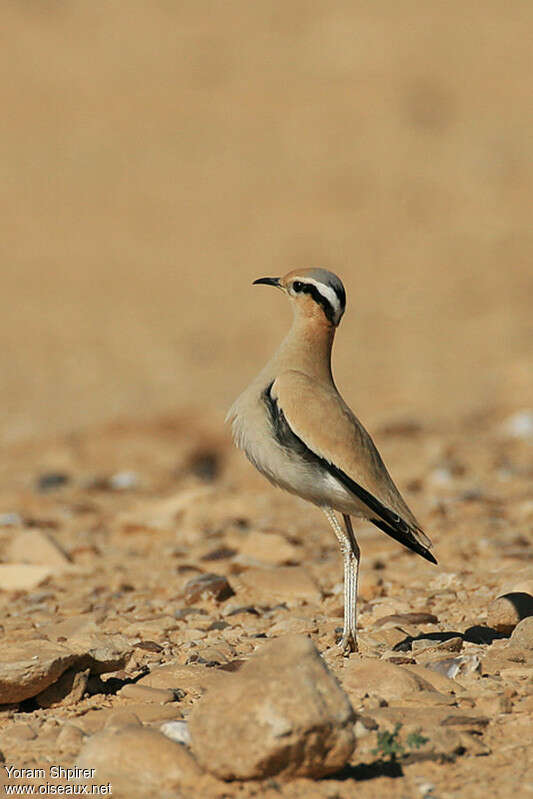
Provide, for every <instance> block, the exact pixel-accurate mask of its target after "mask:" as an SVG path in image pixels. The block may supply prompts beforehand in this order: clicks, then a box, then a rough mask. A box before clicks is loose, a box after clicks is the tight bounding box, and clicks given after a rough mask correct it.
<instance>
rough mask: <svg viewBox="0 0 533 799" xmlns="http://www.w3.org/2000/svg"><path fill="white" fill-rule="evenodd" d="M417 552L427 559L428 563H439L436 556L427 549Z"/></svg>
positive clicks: (436, 564)
mask: <svg viewBox="0 0 533 799" xmlns="http://www.w3.org/2000/svg"><path fill="white" fill-rule="evenodd" d="M418 554H419V555H422V557H423V558H425V559H426V560H429V562H430V563H434V564H435V566H438V565H439V562H438V560H437V558H436V557H435V556H434V555H432V554H431V552H430V551H429V549H425V550H424V551H423V552H422V551H420V552H419V553H418Z"/></svg>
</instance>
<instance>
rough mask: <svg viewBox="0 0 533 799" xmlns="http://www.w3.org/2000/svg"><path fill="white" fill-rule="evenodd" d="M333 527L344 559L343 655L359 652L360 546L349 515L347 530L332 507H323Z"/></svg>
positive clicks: (346, 520)
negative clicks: (357, 607)
mask: <svg viewBox="0 0 533 799" xmlns="http://www.w3.org/2000/svg"><path fill="white" fill-rule="evenodd" d="M322 510H323V511H324V513H325V514H326V517H327V519H328V521H329V523H330V524H331V526H332V528H333V532H334V533H335V536H336V537H337V540H338V542H339V544H340V547H341V552H342V556H343V559H344V627H343V631H342V638H341V640H340V641H339V646H340V648H341V650H342V653H343V655H346V656H347V655H349V654H350V652H357V632H356V603H357V575H358V570H359V555H360V553H359V547H358V546H357V542H356V540H355V536H354V534H353V529H352V525H351V522H350V517H349V516H345V515H344V514H343V516H344V522H345V524H346V532H344V530H343V529H342V527H341V525H340V524H339V521H338V519H337V517H336V516H335V513H334V512H333V510H332V509H331V508H328V507H324V508H322Z"/></svg>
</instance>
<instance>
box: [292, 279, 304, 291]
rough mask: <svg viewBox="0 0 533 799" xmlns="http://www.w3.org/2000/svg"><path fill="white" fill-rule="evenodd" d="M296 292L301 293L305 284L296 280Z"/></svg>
mask: <svg viewBox="0 0 533 799" xmlns="http://www.w3.org/2000/svg"><path fill="white" fill-rule="evenodd" d="M292 287H293V289H294V291H301V290H302V289H303V287H304V284H303V283H302V282H301V281H300V280H295V281H294V283H293V284H292Z"/></svg>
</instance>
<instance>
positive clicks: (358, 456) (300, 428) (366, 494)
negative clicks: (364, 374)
mask: <svg viewBox="0 0 533 799" xmlns="http://www.w3.org/2000/svg"><path fill="white" fill-rule="evenodd" d="M270 397H271V399H272V401H273V402H275V403H276V407H277V410H278V412H279V413H280V414H282V415H283V419H284V421H285V423H286V424H287V425H288V427H289V428H290V431H291V432H292V433H293V434H294V435H295V436H296V437H297V439H299V441H301V443H302V445H303V446H305V447H306V448H307V450H309V451H310V453H312V454H313V455H314V456H316V457H317V458H318V459H320V460H321V461H322V464H323V465H324V467H325V468H326V469H327V471H328V472H329V473H330V474H331V475H332V476H334V477H335V478H337V479H338V480H339V481H340V482H341V483H342V484H343V485H344V487H345V488H347V489H348V490H349V491H350V492H351V493H353V495H354V496H355V497H356V498H357V499H358V500H359V501H360V502H362V503H363V504H364V505H365V506H366V507H367V508H368V518H369V519H370V520H371V521H372V522H373V523H374V524H376V525H377V526H378V527H379V528H380V529H382V530H384V531H385V532H386V533H388V534H389V535H391V536H392V537H393V538H396V539H397V540H398V541H400V543H402V544H404V545H405V546H407V547H408V548H409V549H413V550H414V551H415V552H418V553H419V554H420V555H422V556H423V557H425V558H427V559H428V560H431V561H433V562H435V563H436V561H435V558H434V557H433V555H431V554H430V553H429V552H428V550H429V549H430V547H431V541H430V539H429V538H428V537H427V536H426V535H425V533H424V532H423V531H422V529H421V528H420V525H419V524H418V522H417V520H416V519H415V517H414V516H413V514H412V513H411V511H410V510H409V508H408V506H407V505H406V503H405V502H404V500H403V498H402V496H401V494H400V492H399V491H398V489H397V488H396V486H395V485H394V483H393V481H392V479H391V477H390V475H389V473H388V471H387V469H386V467H385V464H384V463H383V461H382V459H381V456H380V454H379V452H378V451H377V449H376V446H375V444H374V442H373V441H372V439H371V438H370V436H369V434H368V433H367V431H366V430H365V428H364V427H363V425H362V424H361V423H360V422H359V420H358V419H357V418H356V416H355V415H354V414H353V413H352V411H351V410H350V408H348V406H347V405H346V403H345V402H344V400H343V399H342V397H341V396H340V395H339V393H338V391H337V390H336V388H335V386H334V385H333V384H331V385H329V384H326V383H323V382H321V381H317V380H314V379H312V378H311V377H309V376H308V375H306V374H304V373H303V372H298V371H295V370H287V371H285V372H282V373H281V374H280V375H279V376H278V377H277V378H276V380H275V381H274V382H273V384H272V386H271V387H270Z"/></svg>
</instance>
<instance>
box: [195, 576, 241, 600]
mask: <svg viewBox="0 0 533 799" xmlns="http://www.w3.org/2000/svg"><path fill="white" fill-rule="evenodd" d="M234 594H235V591H234V590H233V588H232V587H231V585H230V584H229V582H228V580H227V579H226V577H223V576H222V575H220V574H202V575H200V576H199V577H193V579H192V580H189V582H188V583H186V585H185V589H184V597H185V602H186V603H187V604H188V605H194V603H195V602H199V601H200V600H205V599H214V600H216V601H217V602H224V601H225V600H226V599H229V598H230V597H231V596H233V595H234Z"/></svg>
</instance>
